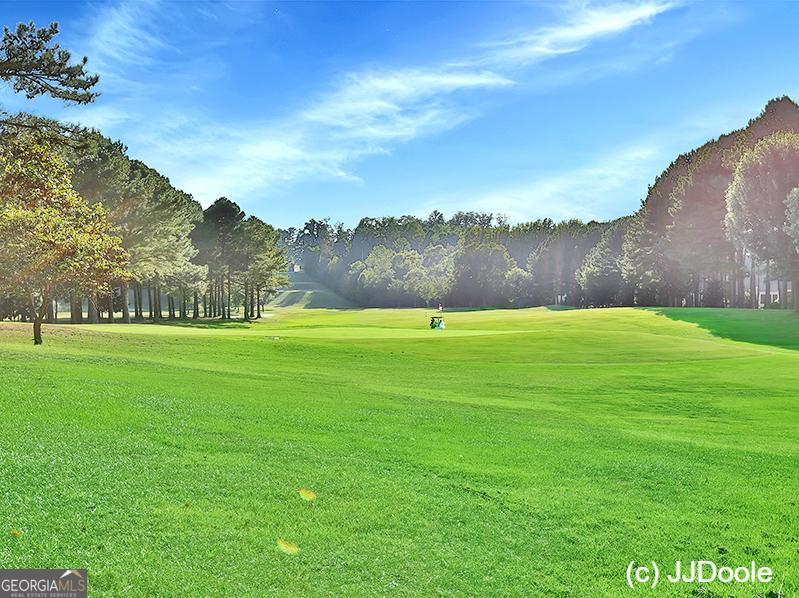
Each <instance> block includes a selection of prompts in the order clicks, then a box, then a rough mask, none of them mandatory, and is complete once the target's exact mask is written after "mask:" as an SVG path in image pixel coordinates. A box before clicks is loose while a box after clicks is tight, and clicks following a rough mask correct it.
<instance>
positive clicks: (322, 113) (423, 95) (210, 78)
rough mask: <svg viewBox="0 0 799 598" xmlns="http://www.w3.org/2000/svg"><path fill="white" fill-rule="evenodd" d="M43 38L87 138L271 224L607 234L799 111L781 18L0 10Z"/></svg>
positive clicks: (517, 6) (60, 6)
mask: <svg viewBox="0 0 799 598" xmlns="http://www.w3.org/2000/svg"><path fill="white" fill-rule="evenodd" d="M0 15H2V19H0V22H2V23H3V24H5V25H8V26H14V25H15V24H16V23H17V22H19V21H29V20H33V21H34V22H36V24H37V25H42V26H43V25H45V24H47V23H49V22H51V21H58V22H59V23H60V28H61V35H60V36H59V38H58V40H59V42H60V43H61V44H62V45H63V46H65V47H67V48H68V49H69V50H70V51H72V52H73V54H74V55H76V56H83V55H86V56H88V58H89V62H88V69H89V71H90V72H93V73H99V75H100V83H99V86H98V87H99V90H100V91H101V93H102V95H101V96H100V97H99V98H98V99H97V101H96V102H95V103H94V104H92V105H90V106H64V105H62V104H60V103H58V102H55V101H53V100H49V99H36V100H26V99H25V98H24V96H22V95H19V94H16V95H15V94H13V93H11V90H10V89H9V88H8V87H1V88H0V103H2V105H3V108H4V109H5V110H7V111H17V110H27V111H32V112H35V113H37V114H40V115H43V116H51V117H56V118H61V119H65V120H71V121H74V122H80V123H82V124H84V125H87V126H93V127H96V128H98V129H99V130H100V131H101V132H102V133H103V134H105V135H106V136H108V137H111V138H112V139H120V140H122V142H124V143H125V144H126V145H127V146H128V148H129V155H130V156H131V157H133V158H137V159H139V160H142V161H143V162H145V163H146V164H148V165H149V166H151V167H153V168H155V169H156V170H158V171H159V172H161V173H162V174H164V175H166V176H167V177H169V178H170V180H171V181H172V183H173V184H174V185H175V186H176V187H178V188H180V189H183V190H184V191H187V192H189V193H191V194H192V195H193V196H194V197H195V198H196V199H197V200H198V201H200V202H201V203H202V204H203V205H204V206H207V205H208V204H209V203H211V202H212V201H213V200H214V199H216V198H217V197H220V196H223V195H224V196H227V197H229V198H230V199H232V200H234V201H236V202H237V203H238V204H239V205H240V206H241V207H242V209H244V210H245V212H247V213H248V214H255V215H257V216H259V217H260V218H262V219H264V220H266V221H267V222H269V223H271V224H273V225H275V226H278V227H283V228H286V227H289V226H302V225H303V223H304V222H305V221H307V220H308V219H309V218H324V217H329V218H330V219H331V222H336V221H342V222H344V223H345V224H346V225H347V226H350V227H351V226H355V225H356V224H357V222H358V220H359V219H360V218H362V217H365V216H369V217H381V216H401V215H403V214H414V215H417V216H421V217H424V216H426V215H427V214H429V213H430V212H431V211H432V210H434V209H437V210H440V211H442V212H444V214H445V215H446V216H447V217H449V216H451V215H452V213H453V212H455V211H457V210H464V211H466V210H480V211H485V212H492V213H495V214H496V213H505V214H507V215H508V216H509V218H510V221H511V222H512V223H518V222H525V221H530V220H535V219H538V218H544V217H550V218H553V219H555V220H561V219H565V218H581V219H582V220H584V221H588V220H591V219H596V220H609V219H612V218H617V217H620V216H624V215H627V214H631V213H633V212H634V211H635V210H636V209H637V208H638V206H639V205H640V200H641V199H643V198H644V197H645V195H646V192H647V185H649V184H651V183H652V182H653V181H654V179H655V177H656V176H657V175H658V174H660V173H661V172H662V171H663V170H664V169H665V168H666V167H667V166H668V165H669V163H670V162H671V161H672V160H673V159H674V158H676V157H677V155H678V154H680V153H682V152H686V151H689V150H690V149H692V148H694V147H697V146H698V145H701V144H702V143H704V142H706V141H708V140H709V139H712V138H714V137H718V136H719V135H721V134H724V133H727V132H729V131H731V130H733V129H737V128H740V127H743V126H745V125H746V123H747V122H748V121H749V119H751V118H754V117H756V116H757V115H758V114H759V112H760V111H761V110H762V109H763V107H764V106H765V104H766V102H767V101H768V100H770V99H772V98H774V97H779V96H783V95H788V96H791V97H792V98H793V99H794V100H796V101H799V61H797V60H796V57H797V56H799V36H798V35H796V30H797V26H799V3H793V2H751V3H750V2H731V3H726V2H699V3H686V2H661V1H654V0H653V1H646V2H636V3H621V2H612V3H601V2H597V3H593V2H510V1H508V2H479V1H474V2H447V1H443V2H385V3H384V2H245V1H236V2H191V1H183V2H146V1H136V2H108V3H104V2H68V1H60V2H2V1H0Z"/></svg>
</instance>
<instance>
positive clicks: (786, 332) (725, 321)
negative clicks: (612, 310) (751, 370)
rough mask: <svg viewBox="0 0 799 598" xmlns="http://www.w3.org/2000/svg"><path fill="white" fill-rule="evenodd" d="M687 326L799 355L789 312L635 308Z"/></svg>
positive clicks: (796, 326)
mask: <svg viewBox="0 0 799 598" xmlns="http://www.w3.org/2000/svg"><path fill="white" fill-rule="evenodd" d="M637 309H642V310H647V311H652V312H654V313H656V314H660V315H662V316H666V317H667V318H669V319H671V320H678V321H681V322H691V323H693V324H696V325H698V326H699V327H700V328H703V329H705V330H707V331H708V332H710V333H711V334H712V335H714V336H717V337H719V338H724V339H729V340H733V341H741V342H744V343H752V344H755V345H765V346H770V347H780V348H782V349H791V350H793V351H799V314H797V313H794V312H793V311H792V310H776V309H759V310H758V309H732V308H708V307H639V308H637Z"/></svg>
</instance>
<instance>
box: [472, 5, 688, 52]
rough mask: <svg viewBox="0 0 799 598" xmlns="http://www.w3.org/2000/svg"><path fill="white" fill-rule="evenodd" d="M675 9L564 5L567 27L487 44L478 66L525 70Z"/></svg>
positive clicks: (666, 6) (639, 6)
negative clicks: (514, 67)
mask: <svg viewBox="0 0 799 598" xmlns="http://www.w3.org/2000/svg"><path fill="white" fill-rule="evenodd" d="M674 6H675V3H673V2H641V3H635V4H631V3H626V2H613V3H609V4H601V5H599V6H596V5H591V4H587V3H567V4H564V5H562V7H561V8H562V10H563V12H564V13H565V23H563V24H562V25H557V26H554V27H542V28H540V29H538V30H536V31H534V32H533V33H530V34H525V35H520V36H517V37H515V38H513V39H507V40H502V41H497V42H487V43H484V44H481V47H484V48H487V52H486V54H485V55H483V56H481V57H479V58H478V59H476V60H475V62H476V63H484V64H503V65H506V66H525V65H528V64H530V63H535V62H540V61H542V60H546V59H548V58H551V57H553V56H558V55H561V54H568V53H572V52H577V51H579V50H582V49H583V48H585V47H586V46H587V45H588V44H589V43H591V42H592V41H595V40H598V39H600V38H605V37H610V36H614V35H618V34H620V33H622V32H624V31H627V30H628V29H631V28H633V27H636V26H638V25H641V24H644V23H649V22H651V20H652V18H653V17H655V16H656V15H658V14H660V13H662V12H665V11H667V10H669V9H671V8H673V7H674Z"/></svg>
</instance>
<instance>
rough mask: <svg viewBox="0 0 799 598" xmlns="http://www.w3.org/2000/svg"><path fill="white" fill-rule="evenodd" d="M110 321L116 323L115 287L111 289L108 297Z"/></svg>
mask: <svg viewBox="0 0 799 598" xmlns="http://www.w3.org/2000/svg"><path fill="white" fill-rule="evenodd" d="M108 321H109V322H110V323H111V324H113V323H114V287H111V294H110V295H109V296H108Z"/></svg>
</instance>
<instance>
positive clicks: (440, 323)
mask: <svg viewBox="0 0 799 598" xmlns="http://www.w3.org/2000/svg"><path fill="white" fill-rule="evenodd" d="M430 328H432V329H433V330H436V329H438V330H446V328H447V327H446V325H445V324H444V316H433V317H432V318H430Z"/></svg>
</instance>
